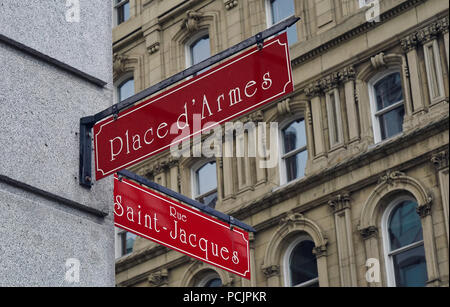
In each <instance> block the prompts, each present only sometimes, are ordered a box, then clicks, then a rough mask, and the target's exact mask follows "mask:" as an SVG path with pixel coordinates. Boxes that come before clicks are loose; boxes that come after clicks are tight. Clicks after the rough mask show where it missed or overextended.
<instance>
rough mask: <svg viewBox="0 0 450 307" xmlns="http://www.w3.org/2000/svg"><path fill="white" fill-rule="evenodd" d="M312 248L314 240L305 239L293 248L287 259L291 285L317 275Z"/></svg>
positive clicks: (298, 283) (311, 278)
mask: <svg viewBox="0 0 450 307" xmlns="http://www.w3.org/2000/svg"><path fill="white" fill-rule="evenodd" d="M313 248H314V242H312V241H310V240H305V241H302V242H300V243H299V244H297V245H296V246H295V248H294V249H293V251H292V253H291V255H290V259H289V269H290V273H291V286H295V285H300V284H302V283H305V282H307V281H310V280H313V279H315V278H317V277H318V276H319V275H318V272H317V259H316V256H315V255H314V254H313ZM313 285H314V284H313Z"/></svg>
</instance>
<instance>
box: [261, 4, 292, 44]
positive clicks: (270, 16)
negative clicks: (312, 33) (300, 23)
mask: <svg viewBox="0 0 450 307" xmlns="http://www.w3.org/2000/svg"><path fill="white" fill-rule="evenodd" d="M266 12H267V25H268V26H269V27H270V26H272V25H274V24H277V23H278V22H280V21H282V20H283V19H286V18H288V17H291V16H292V15H295V3H294V0H266ZM286 32H287V36H288V42H289V45H292V44H294V43H296V42H297V41H298V37H297V26H296V25H295V24H294V25H292V26H290V27H289V28H288V29H287V31H286Z"/></svg>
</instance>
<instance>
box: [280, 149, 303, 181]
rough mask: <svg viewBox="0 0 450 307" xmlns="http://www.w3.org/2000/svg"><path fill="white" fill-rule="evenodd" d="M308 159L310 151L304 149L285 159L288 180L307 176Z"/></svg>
mask: <svg viewBox="0 0 450 307" xmlns="http://www.w3.org/2000/svg"><path fill="white" fill-rule="evenodd" d="M307 160H308V152H307V151H302V152H300V153H298V154H296V155H295V156H291V157H289V158H286V159H285V165H286V179H287V181H288V182H290V181H293V180H295V179H298V178H302V177H304V176H305V169H306V161H307Z"/></svg>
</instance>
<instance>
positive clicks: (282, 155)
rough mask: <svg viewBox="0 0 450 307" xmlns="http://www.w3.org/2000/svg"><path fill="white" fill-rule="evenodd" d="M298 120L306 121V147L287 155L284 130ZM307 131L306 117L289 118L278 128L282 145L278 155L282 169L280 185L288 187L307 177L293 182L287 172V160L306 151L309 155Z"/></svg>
mask: <svg viewBox="0 0 450 307" xmlns="http://www.w3.org/2000/svg"><path fill="white" fill-rule="evenodd" d="M298 120H300V121H304V123H305V141H306V143H305V146H302V147H299V148H296V149H294V150H291V151H290V152H288V153H285V152H284V136H283V130H284V129H285V128H287V127H288V126H289V125H290V124H292V123H293V122H294V121H298ZM306 129H307V128H306V119H305V117H304V116H292V117H289V118H287V119H285V120H283V121H282V122H281V123H280V126H279V128H278V139H279V140H280V142H279V144H280V146H279V153H278V154H279V157H280V167H279V168H280V185H286V184H289V183H291V182H294V181H296V180H300V179H302V178H305V177H306V174H305V175H304V176H303V177H298V178H295V179H293V180H291V181H288V178H287V172H286V159H288V158H290V157H292V156H295V155H297V154H299V153H302V152H305V151H306V153H307V154H308V136H307V131H306ZM305 172H306V166H305Z"/></svg>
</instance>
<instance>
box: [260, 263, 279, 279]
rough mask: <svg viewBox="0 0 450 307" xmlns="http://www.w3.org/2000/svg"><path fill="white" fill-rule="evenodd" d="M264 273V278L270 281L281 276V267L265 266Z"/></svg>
mask: <svg viewBox="0 0 450 307" xmlns="http://www.w3.org/2000/svg"><path fill="white" fill-rule="evenodd" d="M261 270H262V271H263V274H264V276H265V277H266V278H267V279H268V278H270V277H273V276H279V275H280V266H279V265H268V266H263V267H262V268H261Z"/></svg>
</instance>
